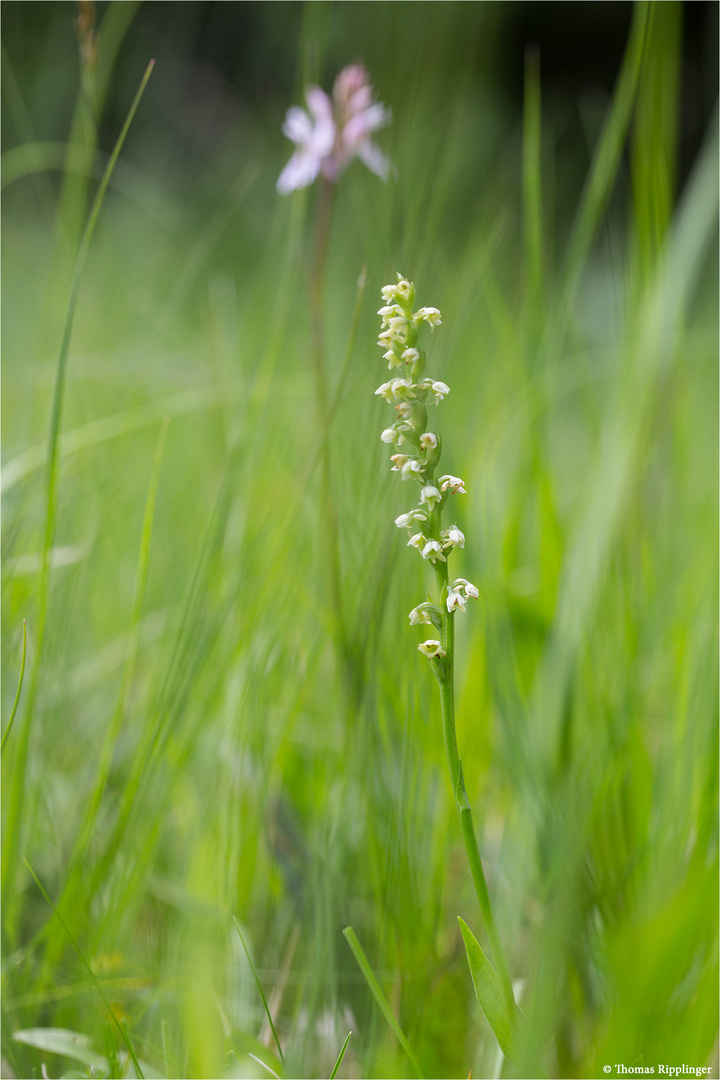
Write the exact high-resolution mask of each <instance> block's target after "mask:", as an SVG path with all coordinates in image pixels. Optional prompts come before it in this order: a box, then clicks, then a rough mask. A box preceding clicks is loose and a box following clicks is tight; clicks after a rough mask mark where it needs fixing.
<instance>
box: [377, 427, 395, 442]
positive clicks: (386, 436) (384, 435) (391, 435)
mask: <svg viewBox="0 0 720 1080" xmlns="http://www.w3.org/2000/svg"><path fill="white" fill-rule="evenodd" d="M397 437H398V432H397V431H396V430H395V428H392V427H386V428H385V430H384V431H381V432H380V438H381V440H382V441H383V442H385V443H394V442H395V441H396V439H397Z"/></svg>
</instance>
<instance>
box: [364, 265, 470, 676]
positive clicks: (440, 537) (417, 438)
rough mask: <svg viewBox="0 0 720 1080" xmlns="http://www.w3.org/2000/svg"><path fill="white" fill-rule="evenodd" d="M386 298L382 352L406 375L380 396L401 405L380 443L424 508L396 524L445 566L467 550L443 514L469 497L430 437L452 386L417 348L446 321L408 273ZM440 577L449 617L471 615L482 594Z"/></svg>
mask: <svg viewBox="0 0 720 1080" xmlns="http://www.w3.org/2000/svg"><path fill="white" fill-rule="evenodd" d="M382 296H383V300H384V304H383V306H382V307H381V308H380V310H379V311H378V315H380V317H381V319H382V326H381V331H380V336H379V338H378V345H379V346H380V347H381V348H382V349H383V350H384V353H383V357H384V359H385V360H387V362H388V367H389V368H390V369H391V370H392V369H395V368H399V369H400V374H399V375H397V376H396V377H394V378H392V379H390V380H389V382H385V383H383V384H382V386H379V387H378V388H377V390H376V391H375V393H376V394H377V395H378V396H379V397H382V398H384V399H385V401H387V402H388V403H390V404H392V405H394V406H395V411H396V413H397V420H395V422H394V423H393V424H392V425H391V426H390V427H387V428H385V430H384V431H383V432H382V434H381V435H380V438H381V439H382V441H383V442H384V443H391V444H392V445H393V447H394V448H395V450H396V451H397V452H396V453H394V454H393V455H392V456H391V458H390V460H391V462H392V471H393V472H399V473H400V479H401V480H409V479H410V478H411V477H412V478H413V479H414V480H416V481H417V482H418V484H419V485H420V500H419V502H420V505H419V506H418V507H416V508H415V509H414V510H409V511H408V512H407V513H406V514H401V515H400V516H399V517H398V518H396V519H395V524H396V525H397V526H398V528H400V529H403V528H405V529H407V530H408V533H409V534H410V539H409V540H408V547H414V548H417V550H418V551H419V552H420V554H421V555H422V557H423V559H426V560H428V562H431V563H433V564H434V565H436V566H438V565H440V564H442V563H447V559H448V555H449V554H450V552H451V551H452V550H453V549H454V548H456V547H458V548H462V547H464V546H465V537H464V536H463V534H462V532H461V531H460V529H459V528H458V527H457V525H451V526H450V527H449V528H442V527H441V525H442V522H441V513H442V509H443V507H444V505H445V503H446V501H447V499H448V498H449V496H450V495H464V494H466V488H465V484H464V482H463V480H461V479H460V477H459V476H451V475H449V474H447V475H445V476H440V477H436V476H435V471H436V468H437V465H438V462H439V460H440V454H441V452H442V446H441V439H440V436H439V435H437V434H436V433H435V432H434V431H428V430H427V426H428V420H427V406H428V405H429V404H433V405H438V404H439V403H440V402H441V401H442V400H443V398H445V397H446V396H447V395H448V394H449V393H450V387H449V386H447V385H446V384H445V383H444V382H438V381H437V380H435V379H432V378H429V377H427V376H426V375H425V353H424V351H423V350H422V349H421V348H419V347H418V337H419V332H420V328H421V327H422V324H423V323H426V324H427V325H428V326H429V327H430V329H431V330H433V329H434V327H436V326H440V325H441V323H442V317H441V315H440V312H439V311H438V309H437V308H434V307H421V308H418V310H417V311H413V306H414V302H415V288H414V286H413V285H412V283H411V282H409V281H407V280H406V279H405V278H404V277H402V275H401V274H398V275H397V282H396V284H394V285H385V286H384V288H383V290H382ZM400 447H402V452H400ZM441 577H442V589H441V592H442V602H443V603H444V606H445V607H446V608H447V613H448V615H451V614H452V613H453V612H455V611H458V610H459V611H464V610H465V605H466V603H467V601H468V600H469V599H473V598H476V597H477V596H478V590H477V589H476V588H475V586H474V585H472V584H471V583H470V582H469V581H466V579H465V578H456V580H455V581H454V582H453V584H452V585H450V584H449V579H448V577H447V570H446V569H443V570H442V575H441ZM438 580H440V578H439V579H438ZM442 618H443V614H442V612H441V611H440V609H439V608H437V607H435V605H434V604H430V603H426V604H420V605H419V606H418V607H416V608H413V610H412V611H411V612H410V622H411V623H412V624H417V623H433V624H434V625H435V626H436V627H437V628H438V629H440V627H441V625H442V623H441V619H442ZM418 648H419V649H420V652H421V653H423V654H424V655H425V656H427V657H428V658H430V659H433V658H441V657H444V656H445V650H444V649H443V647H442V644H441V642H440V641H437V640H435V639H431V640H429V641H425V642H423V643H422V644H421V645H420V646H418Z"/></svg>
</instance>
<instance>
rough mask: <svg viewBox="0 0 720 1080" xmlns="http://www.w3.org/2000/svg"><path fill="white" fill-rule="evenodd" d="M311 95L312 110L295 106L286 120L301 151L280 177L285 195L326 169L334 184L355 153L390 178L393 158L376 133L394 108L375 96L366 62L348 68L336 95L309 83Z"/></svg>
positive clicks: (307, 93)
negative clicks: (385, 150)
mask: <svg viewBox="0 0 720 1080" xmlns="http://www.w3.org/2000/svg"><path fill="white" fill-rule="evenodd" d="M305 99H306V101H307V104H308V110H309V112H306V111H305V109H301V108H299V107H298V106H293V107H292V108H291V109H288V113H287V116H286V118H285V123H284V124H283V129H282V130H283V134H284V135H287V137H288V139H291V140H292V141H293V142H294V143H295V145H296V146H297V150H296V151H295V153H294V154H293V156H292V157H291V158H290V161H289V162H288V163H287V165H286V166H285V168H284V169H283V171H282V172H281V173H280V176H279V178H278V182H277V189H278V191H279V192H280V194H281V195H287V194H289V193H290V192H291V191H295V189H296V188H302V187H307V186H308V184H312V182H313V180H315V178H316V177H317V175H318V173H320V172H322V174H323V176H325V177H327V179H328V180H331V181H332V182H333V183H334V182H335V181H336V180H337V179H338V177H339V176H340V174H341V173H342V171H343V170H344V169H345V167H346V166H347V165H348V164H349V163H350V161H352V159H353V158H354V157H359V158H360V160H361V161H362V162H363V163H364V164H365V165H367V167H368V169H370V170H371V171H372V172H374V173H376V174H377V175H378V176H380V177H381V178H382V179H383V180H385V179H387V175H388V173H389V171H390V162H389V160H388V158H387V157H386V156H385V154H383V152H382V150H381V149H380V147H379V146H376V144H375V143H374V142H373V141H372V140H371V138H370V136H371V135H372V134H373V132H375V131H377V130H378V129H379V128H381V127H385V125H386V124H388V123H389V122H390V110H389V109H387V108H386V107H385V106H384V105H383V104H381V102H379V101H376V102H374V101H373V100H372V88H371V86H370V83H369V82H368V76H367V72H366V71H365V68H364V67H363V66H362V65H361V64H351V65H350V66H349V67H346V68H343V70H342V71H341V72H340V74H339V75H338V77H337V79H336V80H335V85H334V87H333V94H332V99H331V98H330V97H328V95H327V94H326V93H325V91H324V90H321V89H320V87H319V86H308V88H307V90H306V91H305Z"/></svg>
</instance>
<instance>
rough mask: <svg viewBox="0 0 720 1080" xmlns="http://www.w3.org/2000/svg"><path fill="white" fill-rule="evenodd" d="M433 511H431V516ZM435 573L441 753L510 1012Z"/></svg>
mask: <svg viewBox="0 0 720 1080" xmlns="http://www.w3.org/2000/svg"><path fill="white" fill-rule="evenodd" d="M434 516H435V515H434V514H433V517H434ZM435 577H436V580H437V586H438V593H439V594H440V610H441V611H442V616H441V618H442V622H441V627H440V643H441V645H442V647H443V649H444V650H445V656H444V657H443V658H442V659H437V660H431V664H432V667H433V672H434V674H435V678H436V679H437V681H438V685H439V687H440V711H441V715H442V725H443V738H444V741H445V753H446V756H447V762H448V769H449V770H450V781H451V783H452V789H453V793H454V795H455V806H456V808H457V812H458V817H459V819H460V830H461V832H462V838H463V842H464V844H465V852H466V854H467V859H468V863H469V864H470V873H471V874H472V879H473V884H474V885H475V892H476V894H477V898H478V903H479V904H480V911H481V912H482V917H483V922H484V923H485V930H486V932H487V936H488V941H489V942H490V948H491V949H492V955H493V959H494V961H495V966H496V968H497V972H498V975H499V976H500V981H501V982H502V987H503V993H504V995H505V998H506V1001H507V1006H508V1010H509V1013H510V1015H511V1016H514V1015H515V1012H516V1009H517V1006H516V1004H515V996H514V994H513V988H512V980H511V978H510V972H509V970H508V965H507V960H506V959H505V953H504V952H503V948H502V945H501V944H500V935H499V934H498V931H497V926H496V924H495V916H494V914H493V909H492V904H491V902H490V893H489V892H488V887H487V882H486V880H485V871H484V870H483V865H482V859H481V858H480V850H479V848H478V842H477V837H476V835H475V826H474V824H473V818H472V808H471V806H470V801H469V799H468V797H467V791H466V790H465V778H464V776H463V769H462V761H461V760H460V754H459V752H458V745H457V733H456V730H455V612H454V611H453V612H448V611H447V605H446V602H445V601H446V599H447V592H448V568H447V563H440V562H436V563H435Z"/></svg>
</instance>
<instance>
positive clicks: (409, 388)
mask: <svg viewBox="0 0 720 1080" xmlns="http://www.w3.org/2000/svg"><path fill="white" fill-rule="evenodd" d="M390 386H391V387H392V392H393V396H394V397H395V399H396V400H397V399H398V398H399V399H400V400H403V399H405V400H406V399H407V398H409V397H412V396H413V394H414V392H415V384H414V383H413V381H412V379H391V380H390Z"/></svg>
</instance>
